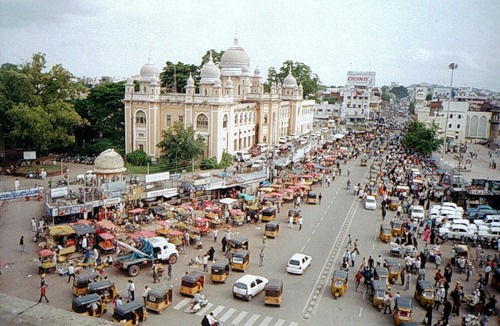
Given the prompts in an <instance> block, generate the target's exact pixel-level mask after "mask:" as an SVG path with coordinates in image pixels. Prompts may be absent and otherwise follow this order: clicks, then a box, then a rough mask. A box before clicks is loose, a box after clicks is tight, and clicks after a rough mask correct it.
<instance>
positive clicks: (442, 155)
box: [441, 63, 458, 158]
mask: <svg viewBox="0 0 500 326" xmlns="http://www.w3.org/2000/svg"><path fill="white" fill-rule="evenodd" d="M448 68H449V69H451V80H450V98H449V100H448V105H447V110H446V119H445V124H444V143H443V148H442V150H441V158H443V157H444V152H445V150H446V145H447V141H446V140H447V138H446V133H447V131H448V116H449V115H450V102H451V100H452V96H453V88H452V87H453V72H454V71H455V69H457V68H458V64H456V63H450V64H449V65H448Z"/></svg>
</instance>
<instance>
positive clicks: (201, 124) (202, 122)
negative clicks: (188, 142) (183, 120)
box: [196, 114, 208, 129]
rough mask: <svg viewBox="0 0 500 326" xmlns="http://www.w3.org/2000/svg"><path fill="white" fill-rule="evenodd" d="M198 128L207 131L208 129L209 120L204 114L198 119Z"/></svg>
mask: <svg viewBox="0 0 500 326" xmlns="http://www.w3.org/2000/svg"><path fill="white" fill-rule="evenodd" d="M196 128H197V129H207V128H208V118H207V116H206V115H204V114H199V115H198V116H197V117H196Z"/></svg>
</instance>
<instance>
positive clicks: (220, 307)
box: [213, 306, 226, 317]
mask: <svg viewBox="0 0 500 326" xmlns="http://www.w3.org/2000/svg"><path fill="white" fill-rule="evenodd" d="M224 308H226V307H224V306H217V308H215V309H214V311H213V313H214V317H215V316H217V315H218V314H219V313H220V312H221V311H222V310H224Z"/></svg>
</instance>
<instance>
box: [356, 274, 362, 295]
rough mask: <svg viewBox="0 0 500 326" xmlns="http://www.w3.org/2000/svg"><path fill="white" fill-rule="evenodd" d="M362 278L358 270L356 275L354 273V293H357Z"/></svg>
mask: <svg viewBox="0 0 500 326" xmlns="http://www.w3.org/2000/svg"><path fill="white" fill-rule="evenodd" d="M362 277H363V276H362V275H361V270H359V271H358V272H357V273H356V276H355V277H354V281H355V282H356V292H358V287H359V284H360V283H361V278H362Z"/></svg>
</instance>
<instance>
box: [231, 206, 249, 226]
mask: <svg viewBox="0 0 500 326" xmlns="http://www.w3.org/2000/svg"><path fill="white" fill-rule="evenodd" d="M229 216H230V218H231V224H232V225H243V222H244V221H245V216H246V213H245V212H243V211H241V210H239V209H231V210H230V211H229Z"/></svg>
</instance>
